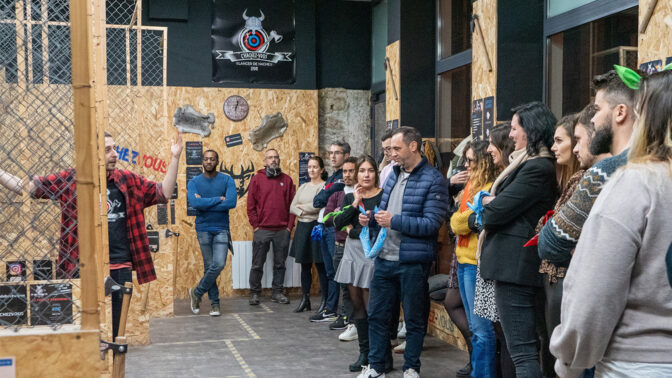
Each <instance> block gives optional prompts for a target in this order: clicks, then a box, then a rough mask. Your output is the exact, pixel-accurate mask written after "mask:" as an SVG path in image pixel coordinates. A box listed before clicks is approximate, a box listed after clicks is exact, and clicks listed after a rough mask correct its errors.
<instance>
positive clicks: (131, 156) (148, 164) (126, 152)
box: [115, 146, 166, 173]
mask: <svg viewBox="0 0 672 378" xmlns="http://www.w3.org/2000/svg"><path fill="white" fill-rule="evenodd" d="M115 149H116V150H117V155H118V157H117V159H119V160H121V161H125V162H127V163H131V164H135V165H140V166H144V167H145V168H151V169H153V170H155V171H157V172H161V173H166V162H165V161H163V160H162V159H159V158H158V157H155V156H149V155H144V154H143V155H142V157H141V158H140V160H138V158H139V157H140V153H139V152H138V151H134V150H131V149H129V148H127V147H120V146H116V147H115Z"/></svg>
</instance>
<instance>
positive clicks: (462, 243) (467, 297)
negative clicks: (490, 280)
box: [450, 140, 497, 377]
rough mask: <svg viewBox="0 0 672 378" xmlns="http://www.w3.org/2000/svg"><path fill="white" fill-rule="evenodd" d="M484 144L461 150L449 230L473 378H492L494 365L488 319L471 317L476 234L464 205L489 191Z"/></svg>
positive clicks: (491, 172)
mask: <svg viewBox="0 0 672 378" xmlns="http://www.w3.org/2000/svg"><path fill="white" fill-rule="evenodd" d="M488 144H489V143H488V142H484V141H478V140H477V141H474V142H472V143H470V144H468V145H467V147H466V148H465V150H466V153H465V157H466V159H465V160H466V162H465V166H466V168H467V172H468V173H469V179H468V181H467V185H466V186H465V188H464V190H463V191H462V193H461V194H460V195H459V196H458V203H459V208H458V211H457V212H455V213H454V214H453V216H452V217H451V218H450V227H451V229H452V230H453V232H454V233H455V234H456V235H457V237H458V238H457V247H456V251H455V254H456V255H457V261H458V265H457V267H458V270H457V271H458V281H459V287H460V294H461V297H462V303H463V304H464V307H465V312H466V315H467V319H468V321H469V329H470V330H471V335H472V336H471V344H472V346H473V352H472V356H471V365H472V368H473V372H472V375H473V376H476V377H496V376H497V369H496V366H495V349H496V339H495V331H494V329H493V326H492V323H491V322H490V321H489V320H488V319H484V318H481V317H480V316H478V315H474V296H475V293H476V267H477V259H476V247H477V243H478V234H477V233H476V232H472V230H471V229H470V227H469V216H470V215H471V214H473V213H474V212H473V211H472V210H470V209H469V207H468V206H467V202H473V200H474V196H475V195H476V194H477V193H478V192H480V191H482V190H485V191H488V190H490V187H491V186H492V183H493V182H494V181H495V177H496V175H495V172H496V166H495V164H494V162H493V161H492V156H491V155H490V154H489V153H488V152H487V148H488Z"/></svg>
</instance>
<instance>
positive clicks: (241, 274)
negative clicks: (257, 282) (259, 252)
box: [231, 241, 301, 289]
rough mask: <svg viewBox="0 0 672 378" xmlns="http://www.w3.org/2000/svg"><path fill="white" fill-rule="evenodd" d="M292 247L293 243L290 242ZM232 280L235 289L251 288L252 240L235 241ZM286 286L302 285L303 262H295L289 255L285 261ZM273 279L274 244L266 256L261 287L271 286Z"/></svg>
mask: <svg viewBox="0 0 672 378" xmlns="http://www.w3.org/2000/svg"><path fill="white" fill-rule="evenodd" d="M290 247H291V244H290ZM233 251H234V255H233V259H232V260H233V262H232V264H233V265H232V267H231V269H232V280H233V288H234V289H249V288H250V268H251V267H252V242H251V241H234V242H233ZM285 266H286V268H287V270H286V271H285V284H284V285H285V287H300V286H301V264H297V263H295V262H294V258H293V257H287V261H286V263H285ZM272 281H273V246H272V244H271V249H270V251H269V252H268V256H267V257H266V264H264V277H263V278H262V279H261V287H263V288H270V287H271V283H272Z"/></svg>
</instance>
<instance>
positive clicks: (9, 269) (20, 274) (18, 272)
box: [5, 260, 26, 282]
mask: <svg viewBox="0 0 672 378" xmlns="http://www.w3.org/2000/svg"><path fill="white" fill-rule="evenodd" d="M5 271H6V273H7V281H9V282H21V281H25V280H26V262H25V261H23V260H17V261H7V262H6V265H5Z"/></svg>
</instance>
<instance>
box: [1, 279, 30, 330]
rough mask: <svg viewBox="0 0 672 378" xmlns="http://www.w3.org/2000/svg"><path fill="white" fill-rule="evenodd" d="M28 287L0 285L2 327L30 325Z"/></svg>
mask: <svg viewBox="0 0 672 378" xmlns="http://www.w3.org/2000/svg"><path fill="white" fill-rule="evenodd" d="M27 313H28V298H27V296H26V285H0V326H7V325H19V324H27V323H28V316H27Z"/></svg>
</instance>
